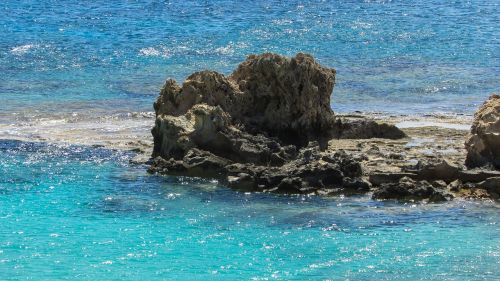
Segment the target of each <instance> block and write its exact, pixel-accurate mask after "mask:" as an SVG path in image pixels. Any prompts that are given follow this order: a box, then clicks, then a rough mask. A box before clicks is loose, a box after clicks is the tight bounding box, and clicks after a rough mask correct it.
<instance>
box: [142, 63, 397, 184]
mask: <svg viewBox="0 0 500 281" xmlns="http://www.w3.org/2000/svg"><path fill="white" fill-rule="evenodd" d="M334 83H335V70H334V69H331V68H327V67H323V66H321V65H319V64H318V63H317V62H316V61H315V60H314V59H313V58H312V57H311V56H310V55H306V54H297V55H296V56H295V57H292V58H287V57H283V56H279V55H275V54H263V55H252V56H249V57H248V58H247V60H246V61H244V62H243V63H241V64H240V65H239V67H238V68H237V69H236V70H235V71H234V72H233V73H232V74H231V75H229V76H227V77H226V76H224V75H222V74H219V73H217V72H213V71H201V72H196V73H193V74H192V75H190V76H189V77H188V78H187V79H186V81H185V82H184V83H183V84H182V85H181V86H180V85H178V84H177V83H176V82H175V81H173V80H167V81H166V82H165V84H164V86H163V88H162V90H161V92H160V96H159V97H158V99H157V101H156V102H155V103H154V109H155V113H156V121H155V126H154V128H153V129H152V134H153V138H154V147H153V157H154V158H155V159H154V161H153V164H152V166H151V168H150V172H152V173H155V172H156V173H165V174H173V175H185V176H195V177H210V178H216V179H218V180H220V181H221V182H222V183H224V184H226V185H228V186H229V187H232V188H235V189H239V190H250V191H274V192H284V193H311V192H315V193H317V192H318V191H319V190H322V189H323V190H334V189H335V190H338V191H340V192H344V191H345V190H349V191H353V192H366V191H368V190H369V189H370V183H368V182H366V181H365V180H363V179H362V168H361V164H360V163H359V161H360V160H355V159H354V158H353V157H352V156H350V155H348V154H347V153H345V152H344V151H337V152H335V153H332V152H328V151H325V148H326V145H327V144H328V141H329V140H330V139H332V138H340V137H345V136H349V137H363V138H369V137H387V138H396V137H403V136H404V134H402V132H401V131H399V129H397V128H396V127H394V126H390V125H386V124H378V123H375V122H374V121H356V122H354V123H350V122H345V121H341V120H338V121H336V118H335V115H334V113H333V111H332V109H331V107H330V96H331V93H332V89H333V86H334ZM343 131H345V132H344V135H343V136H342V132H343Z"/></svg>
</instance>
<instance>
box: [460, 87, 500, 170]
mask: <svg viewBox="0 0 500 281" xmlns="http://www.w3.org/2000/svg"><path fill="white" fill-rule="evenodd" d="M465 147H466V149H467V158H466V161H465V164H466V165H467V167H469V168H475V167H481V166H492V167H493V168H495V169H500V95H492V96H491V97H490V98H489V99H488V100H487V101H486V102H485V103H484V104H483V105H482V106H481V108H479V110H478V111H477V112H476V114H475V115H474V123H473V124H472V128H471V133H470V135H469V137H468V139H467V141H466V143H465Z"/></svg>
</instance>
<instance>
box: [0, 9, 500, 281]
mask: <svg viewBox="0 0 500 281" xmlns="http://www.w3.org/2000/svg"><path fill="white" fill-rule="evenodd" d="M414 2H416V3H414ZM498 22H500V7H499V3H498V1H494V0H482V1H479V0H473V1H437V0H436V1H434V0H428V1H303V2H302V1H172V2H168V1H71V0H68V1H14V0H3V1H1V3H0V34H1V36H0V73H1V75H2V77H1V78H0V226H1V227H0V280H20V279H21V280H60V279H66V280H139V279H141V280H144V279H147V280H149V279H151V280H157V279H160V280H161V279H164V280H345V279H348V280H499V279H500V270H499V264H500V246H499V245H500V234H499V233H500V231H499V227H498V224H499V223H500V212H499V209H498V204H494V203H484V202H472V201H455V202H451V203H444V204H429V205H420V204H400V203H395V202H378V201H372V200H370V199H369V196H363V197H353V198H342V197H337V198H319V197H295V196H292V197H290V196H277V195H271V194H244V193H238V192H234V191H231V190H229V189H226V188H224V187H219V186H218V185H217V183H214V182H210V181H201V180H195V179H188V178H175V177H156V176H151V175H148V174H147V173H146V172H145V170H146V167H144V166H141V165H133V164H130V163H129V160H130V159H131V158H132V157H133V154H130V153H128V152H123V151H113V150H108V149H103V148H95V147H91V146H85V145H82V146H69V145H60V144H59V145H55V144H51V143H43V142H42V143H33V142H19V141H10V140H2V139H3V138H7V137H8V138H12V136H18V137H19V138H22V139H27V138H33V137H36V136H42V137H44V138H45V139H50V140H56V141H57V140H58V139H59V138H61V140H63V141H64V140H67V139H66V138H68V139H74V138H79V137H80V138H81V142H82V143H83V144H85V143H92V142H91V141H90V140H91V139H93V138H95V139H102V138H103V136H112V135H113V134H116V132H117V130H119V129H120V128H127V129H126V130H125V133H123V134H122V138H123V136H125V137H127V136H130V138H131V139H132V138H134V137H135V138H138V137H139V138H140V137H143V135H148V134H149V133H148V131H149V129H150V127H151V126H152V124H153V120H152V119H151V118H150V117H147V116H149V115H145V116H146V117H145V118H144V117H139V118H136V117H135V116H136V115H133V114H130V113H133V112H150V111H152V102H153V100H154V99H155V98H156V95H157V93H158V91H159V88H160V87H161V85H162V83H163V81H164V80H165V79H166V78H167V77H172V78H175V79H177V80H180V81H182V80H183V79H184V78H185V77H186V76H187V75H189V74H190V73H192V72H194V71H198V70H201V69H214V70H217V71H220V72H223V73H226V74H228V73H230V72H231V71H232V69H234V68H235V67H236V66H237V65H238V63H239V62H241V61H242V60H244V58H245V57H246V56H247V55H248V54H251V53H261V52H268V51H269V52H277V53H281V54H286V55H294V54H295V53H297V52H299V51H301V52H308V53H311V54H313V55H314V56H315V57H316V58H317V59H318V61H319V62H320V63H322V64H324V65H327V66H330V67H334V68H335V69H337V85H336V87H335V89H334V92H333V96H332V107H333V109H334V110H335V111H337V112H352V111H356V110H359V111H365V112H371V111H375V112H383V113H388V114H417V115H419V114H426V113H444V114H464V115H471V114H472V113H473V112H474V110H475V108H476V107H477V105H478V104H480V103H482V101H483V100H484V99H485V98H486V97H487V96H488V95H489V94H490V93H492V92H495V91H496V92H498V90H499V85H500V42H499V41H500V29H499V28H498ZM148 118H149V119H148ZM103 120H104V121H106V122H108V123H106V122H104V121H103ZM109 120H112V122H111V121H109ZM103 122H104V123H103ZM72 129H76V130H74V131H73V130H72ZM82 132H84V133H82ZM121 132H122V131H121Z"/></svg>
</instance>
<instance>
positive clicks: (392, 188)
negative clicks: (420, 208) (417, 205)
mask: <svg viewBox="0 0 500 281" xmlns="http://www.w3.org/2000/svg"><path fill="white" fill-rule="evenodd" d="M373 198H374V199H396V200H402V201H411V200H423V199H427V200H429V202H440V201H447V200H450V199H451V198H452V195H451V194H448V193H447V192H446V190H445V189H444V188H442V187H434V186H433V185H432V184H430V183H429V182H427V181H425V180H424V181H414V180H412V179H410V178H407V177H404V178H401V179H400V180H399V182H396V183H384V184H382V185H381V186H380V187H379V188H378V189H377V190H375V192H374V193H373Z"/></svg>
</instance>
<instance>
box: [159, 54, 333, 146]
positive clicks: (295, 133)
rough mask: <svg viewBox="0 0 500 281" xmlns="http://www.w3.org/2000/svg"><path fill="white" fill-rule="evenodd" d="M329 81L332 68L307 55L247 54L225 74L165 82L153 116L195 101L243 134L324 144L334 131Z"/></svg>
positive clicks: (184, 109)
mask: <svg viewBox="0 0 500 281" xmlns="http://www.w3.org/2000/svg"><path fill="white" fill-rule="evenodd" d="M334 83H335V70H334V69H331V68H326V67H323V66H321V65H319V64H318V63H317V62H316V61H315V60H314V59H313V57H311V56H310V55H307V54H297V56H295V57H293V58H287V57H283V56H279V55H276V54H269V53H268V54H263V55H251V56H249V57H248V58H247V60H246V61H244V62H243V63H242V64H240V65H239V67H238V68H237V69H236V70H235V71H234V73H233V74H231V75H230V76H229V77H225V76H224V75H222V74H219V73H217V72H213V71H202V72H196V73H194V74H192V75H190V76H189V77H188V78H187V80H186V81H185V82H184V83H183V84H182V86H179V85H178V84H177V83H176V82H175V81H173V80H167V82H166V83H165V85H164V86H163V88H162V90H161V93H160V96H159V98H158V100H157V102H156V103H155V105H154V108H155V111H156V114H157V116H160V115H173V116H180V115H183V114H186V113H187V112H188V111H189V109H190V108H191V107H193V105H195V104H200V103H204V104H207V105H211V106H220V108H221V109H222V110H224V111H225V112H227V113H228V114H229V115H230V116H231V117H232V120H233V121H235V122H237V123H239V124H240V125H242V126H244V127H245V130H247V131H248V132H251V133H266V134H267V135H269V136H274V137H278V138H279V139H280V140H281V141H282V142H284V143H288V144H298V145H301V146H304V145H307V143H308V142H309V141H320V142H322V143H324V142H325V141H327V140H328V139H329V138H331V137H332V135H333V134H334V133H335V126H336V124H335V122H334V121H335V115H334V113H333V111H332V109H331V107H330V96H331V93H332V90H333V85H334ZM157 125H158V124H157ZM153 135H154V136H155V138H156V137H158V135H157V134H155V133H153Z"/></svg>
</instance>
